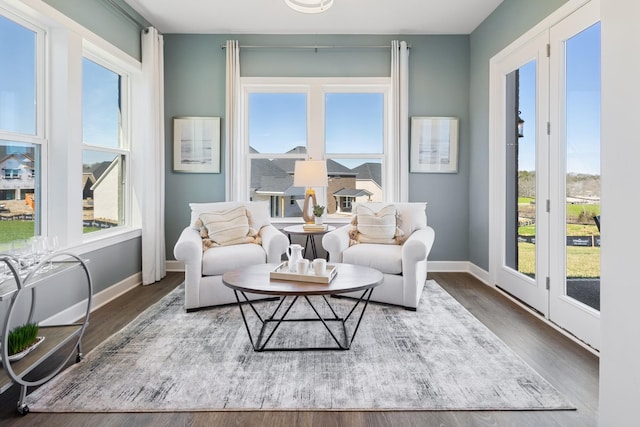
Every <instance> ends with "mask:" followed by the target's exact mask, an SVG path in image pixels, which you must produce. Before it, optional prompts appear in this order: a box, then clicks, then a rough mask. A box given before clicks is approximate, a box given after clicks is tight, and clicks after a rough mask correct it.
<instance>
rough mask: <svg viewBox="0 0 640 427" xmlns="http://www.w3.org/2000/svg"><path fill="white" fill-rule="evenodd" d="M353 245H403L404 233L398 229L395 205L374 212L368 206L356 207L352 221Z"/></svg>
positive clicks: (351, 235) (351, 234)
mask: <svg viewBox="0 0 640 427" xmlns="http://www.w3.org/2000/svg"><path fill="white" fill-rule="evenodd" d="M351 224H352V226H353V227H352V229H351V232H350V237H351V239H350V240H351V244H358V243H377V244H387V245H395V244H400V243H402V235H403V233H402V231H401V230H400V229H399V228H398V218H397V212H396V208H395V207H394V206H393V205H388V206H385V207H383V208H382V209H380V210H379V211H377V212H374V211H373V210H372V209H371V208H369V207H368V206H366V205H358V206H356V209H355V212H354V214H353V218H352V220H351Z"/></svg>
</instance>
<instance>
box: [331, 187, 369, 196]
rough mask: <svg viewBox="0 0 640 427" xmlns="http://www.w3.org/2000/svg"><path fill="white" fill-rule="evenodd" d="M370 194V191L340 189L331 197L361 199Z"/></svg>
mask: <svg viewBox="0 0 640 427" xmlns="http://www.w3.org/2000/svg"><path fill="white" fill-rule="evenodd" d="M372 194H373V193H372V192H370V191H367V190H360V189H358V188H342V189H340V190H338V191H336V192H335V193H333V195H334V196H337V197H362V196H371V195H372Z"/></svg>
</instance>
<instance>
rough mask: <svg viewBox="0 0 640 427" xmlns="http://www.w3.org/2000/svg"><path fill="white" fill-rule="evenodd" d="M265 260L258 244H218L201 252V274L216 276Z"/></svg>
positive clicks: (265, 255)
mask: <svg viewBox="0 0 640 427" xmlns="http://www.w3.org/2000/svg"><path fill="white" fill-rule="evenodd" d="M265 262H267V253H266V252H265V250H264V249H263V248H262V246H260V245H232V246H220V247H216V248H214V249H212V250H209V251H205V253H204V254H202V275H203V276H218V275H222V274H224V273H226V272H227V271H231V270H236V269H239V268H242V267H247V266H250V265H253V264H264V263H265Z"/></svg>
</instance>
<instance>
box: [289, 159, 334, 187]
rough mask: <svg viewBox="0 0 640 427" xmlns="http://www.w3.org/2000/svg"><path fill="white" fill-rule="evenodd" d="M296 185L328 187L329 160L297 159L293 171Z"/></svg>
mask: <svg viewBox="0 0 640 427" xmlns="http://www.w3.org/2000/svg"><path fill="white" fill-rule="evenodd" d="M293 185H294V187H326V186H327V185H329V179H328V178H327V162H326V161H325V160H296V165H295V169H294V171H293Z"/></svg>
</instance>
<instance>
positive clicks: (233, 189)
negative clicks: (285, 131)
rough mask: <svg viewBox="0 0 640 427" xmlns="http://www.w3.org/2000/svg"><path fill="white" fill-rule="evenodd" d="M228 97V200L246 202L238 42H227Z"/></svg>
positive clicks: (226, 129) (226, 172) (226, 121)
mask: <svg viewBox="0 0 640 427" xmlns="http://www.w3.org/2000/svg"><path fill="white" fill-rule="evenodd" d="M226 52H227V86H226V91H227V96H226V109H225V116H226V117H225V119H226V120H225V127H224V129H225V136H226V142H225V147H226V150H227V155H226V163H225V164H226V168H225V169H226V170H225V176H226V181H227V182H226V192H227V195H226V199H227V200H229V201H231V200H246V199H247V195H245V191H244V183H243V179H242V178H241V176H242V175H241V174H240V173H239V171H240V170H241V168H240V166H241V163H240V162H242V161H243V158H242V141H241V136H240V133H241V126H240V117H241V114H240V97H241V93H240V45H239V44H238V41H237V40H227V45H226Z"/></svg>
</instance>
